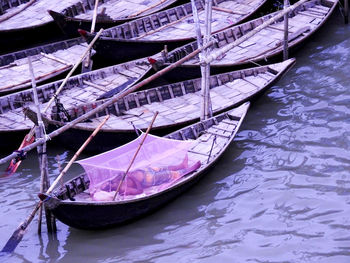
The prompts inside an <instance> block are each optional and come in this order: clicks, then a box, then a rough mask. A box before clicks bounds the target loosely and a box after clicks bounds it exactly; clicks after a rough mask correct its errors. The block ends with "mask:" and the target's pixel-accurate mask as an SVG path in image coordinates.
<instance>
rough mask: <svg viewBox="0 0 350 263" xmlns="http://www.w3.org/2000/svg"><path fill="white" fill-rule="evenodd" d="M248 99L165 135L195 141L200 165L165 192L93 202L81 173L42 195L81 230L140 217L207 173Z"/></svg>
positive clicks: (234, 130) (192, 152) (57, 214)
mask: <svg viewBox="0 0 350 263" xmlns="http://www.w3.org/2000/svg"><path fill="white" fill-rule="evenodd" d="M248 107H249V102H247V103H245V104H243V105H241V106H240V107H238V108H235V109H233V110H231V111H229V112H226V113H223V114H221V115H219V116H217V117H214V118H211V119H208V120H205V121H201V122H198V123H196V124H193V125H191V126H189V127H186V128H183V129H181V130H179V131H176V132H174V133H172V134H169V135H168V136H166V138H170V139H176V140H181V141H183V140H194V142H193V146H192V147H191V149H190V150H189V152H188V158H189V159H194V160H198V161H200V167H199V168H198V169H197V170H196V171H194V172H192V173H190V174H188V175H185V176H184V177H182V178H181V179H179V180H178V181H175V183H173V184H171V185H170V186H169V187H167V188H165V189H164V190H162V191H159V192H155V193H153V194H150V195H146V196H144V195H141V196H140V197H139V196H135V198H133V199H131V200H122V201H93V200H92V199H91V197H90V195H89V193H87V191H86V190H87V189H88V187H89V184H90V181H89V178H88V177H87V176H86V175H85V174H82V175H80V176H77V177H75V178H74V179H72V180H71V181H69V182H67V183H65V184H64V185H63V186H62V187H60V188H58V189H57V190H56V191H55V192H54V193H53V195H52V196H46V195H44V194H41V195H40V198H42V200H45V201H44V202H45V206H46V207H47V208H49V209H50V210H51V211H52V212H53V214H54V215H55V217H56V218H57V219H59V220H60V221H62V222H63V223H65V224H67V225H69V226H71V227H75V228H80V229H101V228H107V227H112V226H116V225H120V224H123V223H126V222H129V221H131V220H135V219H137V218H140V217H142V216H144V215H146V214H148V213H151V212H152V211H155V210H156V209H158V208H160V207H161V206H163V205H165V204H167V203H168V202H170V201H171V200H173V199H174V198H175V197H177V196H179V195H180V194H182V193H183V192H185V191H186V190H188V189H189V188H190V187H191V186H192V185H194V184H195V183H196V182H198V181H199V179H200V178H201V177H202V176H204V175H205V173H206V172H207V171H208V169H209V168H211V167H213V165H214V164H215V163H216V162H217V161H218V159H219V158H220V157H221V156H222V155H223V153H224V152H225V150H226V149H227V148H228V147H229V145H230V143H231V142H232V141H233V139H234V137H235V135H236V133H237V131H238V129H239V128H240V126H241V124H242V121H243V119H244V117H245V115H246V113H247V110H248Z"/></svg>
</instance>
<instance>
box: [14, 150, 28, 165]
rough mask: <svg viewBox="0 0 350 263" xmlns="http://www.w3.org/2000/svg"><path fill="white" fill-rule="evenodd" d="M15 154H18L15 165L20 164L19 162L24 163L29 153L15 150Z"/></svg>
mask: <svg viewBox="0 0 350 263" xmlns="http://www.w3.org/2000/svg"><path fill="white" fill-rule="evenodd" d="M14 153H16V154H17V156H16V157H15V158H14V159H13V160H14V163H18V162H20V161H23V160H25V159H26V158H27V153H26V152H25V151H23V150H15V151H14Z"/></svg>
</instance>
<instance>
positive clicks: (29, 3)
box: [0, 0, 36, 23]
mask: <svg viewBox="0 0 350 263" xmlns="http://www.w3.org/2000/svg"><path fill="white" fill-rule="evenodd" d="M35 1H36V0H31V1H29V2H28V3H26V4H25V5H24V6H22V7H20V8H19V9H17V10H16V11H15V12H13V13H9V14H7V15H4V16H3V17H1V18H0V23H1V22H4V21H6V20H8V19H10V18H11V17H13V16H15V15H18V14H19V13H21V12H22V11H23V10H25V9H26V8H28V7H29V6H31V5H32V4H34V2H35Z"/></svg>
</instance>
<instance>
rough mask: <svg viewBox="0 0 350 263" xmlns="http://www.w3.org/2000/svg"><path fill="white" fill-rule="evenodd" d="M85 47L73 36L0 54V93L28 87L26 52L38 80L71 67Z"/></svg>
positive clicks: (80, 39) (82, 42) (83, 43)
mask: <svg viewBox="0 0 350 263" xmlns="http://www.w3.org/2000/svg"><path fill="white" fill-rule="evenodd" d="M86 47H87V44H86V43H85V42H84V41H83V39H82V38H76V39H71V40H67V41H61V42H57V43H53V44H48V45H44V46H41V47H37V48H32V49H27V50H23V51H19V52H15V53H10V54H6V55H2V56H0V94H4V93H9V92H13V91H16V90H20V89H25V88H29V87H30V82H31V78H30V75H29V72H28V63H27V57H28V56H31V57H32V63H33V68H34V75H35V79H36V82H37V83H40V82H42V81H45V80H48V79H50V78H52V77H55V76H57V75H59V74H61V73H63V72H65V71H67V70H69V69H70V68H72V66H73V64H74V63H75V61H76V60H77V59H78V58H79V57H80V56H81V55H82V54H83V52H84V51H85V49H86Z"/></svg>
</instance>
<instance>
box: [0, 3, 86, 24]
mask: <svg viewBox="0 0 350 263" xmlns="http://www.w3.org/2000/svg"><path fill="white" fill-rule="evenodd" d="M62 2H64V5H60V3H62ZM78 2H80V0H64V1H58V0H37V1H35V2H34V3H33V4H31V5H30V6H28V7H27V8H26V9H24V10H23V11H21V12H20V13H19V14H17V15H14V16H13V17H11V18H9V19H6V20H5V21H2V22H1V23H0V30H11V29H17V28H23V27H33V26H37V25H40V24H45V23H49V22H52V21H53V19H52V18H51V16H50V15H49V14H48V12H47V10H48V9H52V10H54V11H56V12H62V11H63V10H64V8H65V7H67V6H68V5H72V4H76V3H78ZM23 5H25V3H23V4H21V5H18V6H16V7H12V8H10V9H7V11H6V12H5V13H4V14H3V16H5V15H10V14H12V13H16V12H17V11H18V10H19V9H21V8H22V6H23ZM1 17H2V16H0V19H1ZM23 21H25V23H23Z"/></svg>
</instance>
